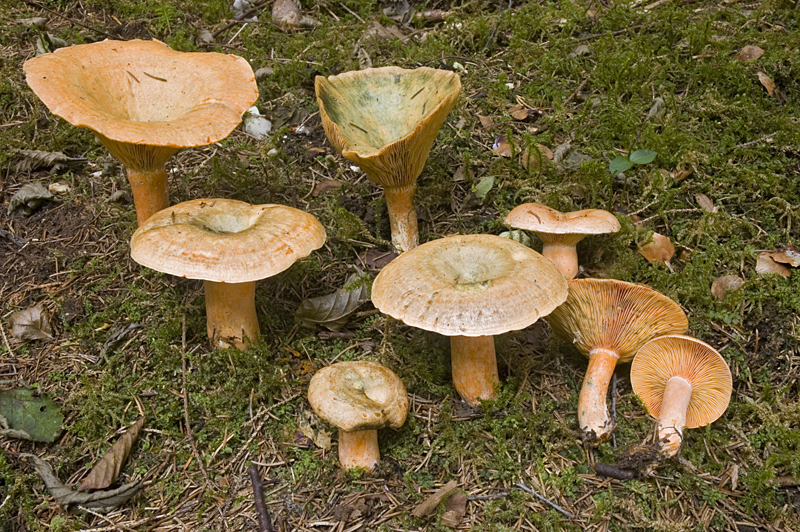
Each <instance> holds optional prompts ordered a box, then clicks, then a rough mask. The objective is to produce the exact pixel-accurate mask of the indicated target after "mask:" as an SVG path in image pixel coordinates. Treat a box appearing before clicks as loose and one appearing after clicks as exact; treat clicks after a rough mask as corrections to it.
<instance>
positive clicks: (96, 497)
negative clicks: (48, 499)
mask: <svg viewBox="0 0 800 532" xmlns="http://www.w3.org/2000/svg"><path fill="white" fill-rule="evenodd" d="M20 456H22V457H25V458H27V459H28V460H30V461H31V462H33V467H34V468H35V469H36V472H37V473H39V476H40V477H42V480H43V481H44V485H45V487H47V491H49V492H50V495H52V496H53V498H54V499H55V501H56V502H57V503H58V504H59V505H61V506H62V507H63V508H65V509H66V510H67V511H70V510H73V509H75V508H77V507H80V506H82V507H84V508H88V509H90V510H94V511H96V512H100V513H108V512H110V511H111V510H113V509H115V508H117V507H119V506H121V505H123V504H125V502H126V501H127V500H128V499H130V498H131V497H133V496H134V495H136V494H137V493H138V492H139V489H141V487H142V483H141V481H139V480H137V481H136V482H129V483H128V484H123V485H122V486H120V487H118V488H116V489H113V490H101V491H95V492H92V493H84V492H79V491H73V490H71V489H69V488H68V487H66V486H65V485H64V484H62V483H61V481H60V480H59V479H58V477H57V476H56V475H55V473H54V472H53V468H52V467H50V464H48V463H47V462H45V461H44V460H42V459H41V458H39V457H38V456H36V455H33V454H27V453H22V454H20Z"/></svg>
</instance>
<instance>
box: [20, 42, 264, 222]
mask: <svg viewBox="0 0 800 532" xmlns="http://www.w3.org/2000/svg"><path fill="white" fill-rule="evenodd" d="M24 70H25V79H26V80H27V82H28V85H29V86H30V87H31V89H33V92H35V93H36V95H37V96H38V97H39V98H40V99H41V100H42V102H44V104H45V105H46V106H47V107H48V108H49V109H50V111H51V112H52V113H53V114H56V115H58V116H60V117H61V118H63V119H64V120H66V121H67V122H69V123H70V124H72V125H74V126H78V127H87V128H89V129H91V130H92V131H94V133H95V135H96V136H97V139H98V140H99V141H100V142H101V143H102V144H103V145H104V146H105V147H106V148H108V151H110V152H111V154H112V155H113V156H114V157H116V158H117V159H118V160H119V161H121V162H122V164H124V165H125V167H126V169H127V172H128V180H129V182H130V185H131V191H132V193H133V201H134V204H135V205H136V217H137V220H138V223H139V225H142V223H143V222H144V221H145V220H147V219H148V218H149V217H150V216H151V215H152V214H154V213H156V212H158V211H160V210H161V209H164V208H166V207H168V206H169V192H168V189H167V182H168V180H167V171H166V168H165V165H166V163H167V161H168V160H169V158H170V157H172V156H173V155H174V154H175V153H177V152H178V150H180V149H181V148H187V147H191V146H204V145H206V144H211V143H213V142H217V141H219V140H222V139H224V138H225V137H227V136H228V135H229V134H230V132H231V131H232V130H233V128H235V127H236V126H237V125H238V124H239V122H241V120H242V114H243V113H244V112H245V111H246V110H247V108H248V107H250V106H251V105H252V104H253V102H255V100H256V98H258V87H257V86H256V81H255V77H254V75H253V70H252V69H251V68H250V65H249V64H248V63H247V61H246V60H244V59H243V58H241V57H237V56H235V55H226V54H219V53H197V52H191V53H190V52H177V51H175V50H172V49H171V48H169V47H168V46H167V45H166V44H164V43H162V42H159V41H155V40H154V41H142V40H132V41H110V40H107V41H102V42H97V43H94V44H82V45H78V46H70V47H67V48H59V49H58V50H56V51H55V52H53V53H50V54H44V55H41V56H39V57H35V58H33V59H30V60H28V61H26V62H25V65H24Z"/></svg>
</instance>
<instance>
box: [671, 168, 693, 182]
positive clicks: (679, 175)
mask: <svg viewBox="0 0 800 532" xmlns="http://www.w3.org/2000/svg"><path fill="white" fill-rule="evenodd" d="M670 175H671V176H672V178H673V179H675V180H676V181H683V180H684V179H686V178H687V177H689V176H690V175H692V171H691V170H689V169H682V170H678V169H677V168H676V169H675V170H673V171H671V172H670Z"/></svg>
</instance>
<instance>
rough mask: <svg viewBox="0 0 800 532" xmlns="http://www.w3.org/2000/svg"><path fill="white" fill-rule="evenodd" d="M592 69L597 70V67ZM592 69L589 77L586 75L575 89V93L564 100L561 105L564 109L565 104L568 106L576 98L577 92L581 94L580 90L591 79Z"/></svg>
mask: <svg viewBox="0 0 800 532" xmlns="http://www.w3.org/2000/svg"><path fill="white" fill-rule="evenodd" d="M594 68H597V67H594ZM594 68H593V69H592V71H591V72H589V75H588V76H586V79H584V80H583V81H582V82H581V84H580V85H578V88H577V89H575V92H573V93H572V94H570V95H569V97H568V98H567V99H566V100H564V103H563V104H561V105H562V106H564V107H566V106H567V104H568V103H569V102H571V101H572V99H573V98H574V97H575V96H577V95H578V93H579V92H581V90H582V89H583V88H584V87H585V86H586V84H587V83H589V78H591V77H592V74H593V73H594Z"/></svg>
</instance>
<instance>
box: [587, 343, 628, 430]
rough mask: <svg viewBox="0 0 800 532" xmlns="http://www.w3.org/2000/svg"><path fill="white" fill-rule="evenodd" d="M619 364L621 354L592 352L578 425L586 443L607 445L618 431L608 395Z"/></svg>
mask: <svg viewBox="0 0 800 532" xmlns="http://www.w3.org/2000/svg"><path fill="white" fill-rule="evenodd" d="M618 360H619V354H617V352H616V351H613V350H611V349H606V348H603V347H597V348H594V349H592V350H591V351H589V367H588V368H587V369H586V376H585V377H584V378H583V386H582V387H581V394H580V397H579V398H578V422H579V424H580V427H581V430H582V431H583V432H584V434H585V437H586V439H587V440H588V441H590V442H591V443H592V444H594V445H599V444H600V443H602V442H604V441H606V440H607V439H608V437H609V436H611V433H612V432H614V429H615V428H616V426H615V425H614V422H613V421H611V418H610V417H609V415H608V408H607V407H606V395H607V394H608V384H609V383H610V382H611V376H612V375H613V374H614V368H615V367H616V366H617V361H618Z"/></svg>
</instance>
